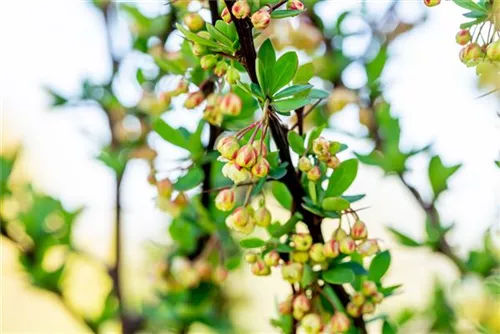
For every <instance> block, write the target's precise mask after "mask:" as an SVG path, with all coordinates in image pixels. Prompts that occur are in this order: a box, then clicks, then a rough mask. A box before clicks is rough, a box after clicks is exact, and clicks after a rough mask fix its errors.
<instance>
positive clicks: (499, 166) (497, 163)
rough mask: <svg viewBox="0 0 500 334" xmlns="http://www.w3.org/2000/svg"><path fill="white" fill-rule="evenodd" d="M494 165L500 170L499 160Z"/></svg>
mask: <svg viewBox="0 0 500 334" xmlns="http://www.w3.org/2000/svg"><path fill="white" fill-rule="evenodd" d="M495 165H497V167H498V168H500V160H497V161H495Z"/></svg>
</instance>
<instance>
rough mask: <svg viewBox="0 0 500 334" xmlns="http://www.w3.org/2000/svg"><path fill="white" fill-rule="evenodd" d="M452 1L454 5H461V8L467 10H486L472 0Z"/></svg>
mask: <svg viewBox="0 0 500 334" xmlns="http://www.w3.org/2000/svg"><path fill="white" fill-rule="evenodd" d="M453 2H454V3H455V4H456V5H458V6H460V7H462V8H465V9H468V10H475V11H480V12H486V8H484V7H481V6H480V5H478V4H477V3H475V2H474V1H472V0H453Z"/></svg>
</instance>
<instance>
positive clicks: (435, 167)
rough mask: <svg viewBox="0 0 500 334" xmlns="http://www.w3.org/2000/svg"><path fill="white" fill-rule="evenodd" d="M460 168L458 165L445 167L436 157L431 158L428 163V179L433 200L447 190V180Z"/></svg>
mask: <svg viewBox="0 0 500 334" xmlns="http://www.w3.org/2000/svg"><path fill="white" fill-rule="evenodd" d="M461 166H462V165H461V164H458V165H453V166H450V167H446V166H445V165H444V164H443V161H442V160H441V158H440V157H439V156H438V155H435V156H433V157H432V159H431V161H430V163H429V179H430V181H431V186H432V191H433V192H434V197H435V198H437V197H438V196H439V194H440V193H441V192H443V191H445V190H446V189H447V188H448V184H447V183H448V182H447V181H448V178H450V177H451V176H452V175H453V174H454V173H455V172H456V171H457V170H458V169H459V168H460V167H461Z"/></svg>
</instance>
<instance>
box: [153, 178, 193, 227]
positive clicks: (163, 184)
mask: <svg viewBox="0 0 500 334" xmlns="http://www.w3.org/2000/svg"><path fill="white" fill-rule="evenodd" d="M149 179H150V183H152V184H156V188H157V190H158V197H157V199H156V204H157V206H158V208H160V210H163V211H165V212H167V213H169V214H170V215H172V217H177V216H178V215H179V214H180V213H181V212H182V210H183V209H184V208H185V207H186V206H187V204H188V198H187V196H186V194H185V193H184V192H182V191H180V192H178V193H177V195H176V196H175V198H173V196H172V195H173V192H174V186H173V184H172V182H171V181H170V180H169V179H168V178H167V179H163V180H160V181H156V180H155V177H154V174H151V175H150V177H149Z"/></svg>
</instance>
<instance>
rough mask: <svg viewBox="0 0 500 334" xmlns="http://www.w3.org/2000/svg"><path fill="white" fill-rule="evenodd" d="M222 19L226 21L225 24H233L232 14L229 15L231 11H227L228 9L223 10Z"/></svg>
mask: <svg viewBox="0 0 500 334" xmlns="http://www.w3.org/2000/svg"><path fill="white" fill-rule="evenodd" d="M220 17H221V18H222V19H223V20H224V22H226V23H228V24H229V23H231V21H232V19H231V13H229V9H227V7H225V8H224V9H223V10H222V13H221V14H220Z"/></svg>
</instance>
